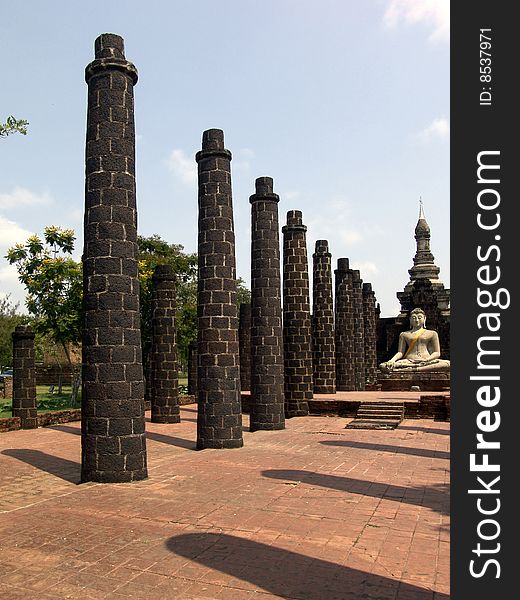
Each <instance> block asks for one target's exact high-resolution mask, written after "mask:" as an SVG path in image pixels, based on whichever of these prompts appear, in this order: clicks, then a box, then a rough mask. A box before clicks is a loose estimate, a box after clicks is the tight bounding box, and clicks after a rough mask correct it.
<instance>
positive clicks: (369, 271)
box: [352, 261, 379, 279]
mask: <svg viewBox="0 0 520 600" xmlns="http://www.w3.org/2000/svg"><path fill="white" fill-rule="evenodd" d="M352 268H353V269H356V270H358V271H359V272H360V274H361V278H362V279H364V277H365V276H366V275H374V274H376V273H379V269H378V267H377V265H376V263H374V262H370V261H365V262H356V261H353V262H352Z"/></svg>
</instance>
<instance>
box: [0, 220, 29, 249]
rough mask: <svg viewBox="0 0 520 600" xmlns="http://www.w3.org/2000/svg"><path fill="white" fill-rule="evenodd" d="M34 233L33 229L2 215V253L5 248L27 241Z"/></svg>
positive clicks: (0, 244)
mask: <svg viewBox="0 0 520 600" xmlns="http://www.w3.org/2000/svg"><path fill="white" fill-rule="evenodd" d="M32 234H33V233H32V232H31V231H28V230H27V229H24V228H23V227H20V225H18V224H17V223H15V222H14V221H10V220H9V219H6V218H5V217H2V216H1V215H0V250H2V255H3V254H4V252H3V251H4V250H7V248H9V247H10V246H14V245H15V244H18V243H23V242H25V241H26V240H27V238H28V237H29V236H30V235H32Z"/></svg>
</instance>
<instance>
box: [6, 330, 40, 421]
mask: <svg viewBox="0 0 520 600" xmlns="http://www.w3.org/2000/svg"><path fill="white" fill-rule="evenodd" d="M12 338H13V417H20V425H21V427H22V429H34V428H35V427H38V418H37V415H36V370H35V368H34V332H33V330H32V329H31V327H29V326H26V325H17V326H16V328H15V330H14V331H13V333H12Z"/></svg>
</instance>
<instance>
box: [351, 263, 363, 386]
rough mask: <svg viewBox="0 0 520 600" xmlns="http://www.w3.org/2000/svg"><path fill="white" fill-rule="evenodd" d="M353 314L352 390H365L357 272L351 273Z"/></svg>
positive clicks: (360, 281) (361, 287) (361, 319)
mask: <svg viewBox="0 0 520 600" xmlns="http://www.w3.org/2000/svg"><path fill="white" fill-rule="evenodd" d="M352 301H353V302H352V303H353V312H354V348H353V353H354V389H355V390H357V391H363V390H364V389H365V320H364V315H363V281H362V279H361V276H360V274H359V271H352Z"/></svg>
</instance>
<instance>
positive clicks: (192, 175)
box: [166, 148, 197, 185]
mask: <svg viewBox="0 0 520 600" xmlns="http://www.w3.org/2000/svg"><path fill="white" fill-rule="evenodd" d="M166 162H167V165H168V168H169V169H170V171H172V172H173V174H174V175H175V176H176V177H177V178H178V179H180V180H181V182H182V183H184V184H187V185H193V184H195V183H197V163H196V162H195V158H193V157H189V158H188V156H187V155H186V154H185V152H184V150H180V149H178V148H174V149H173V150H172V151H171V153H170V156H169V157H168V160H167V161H166Z"/></svg>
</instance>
